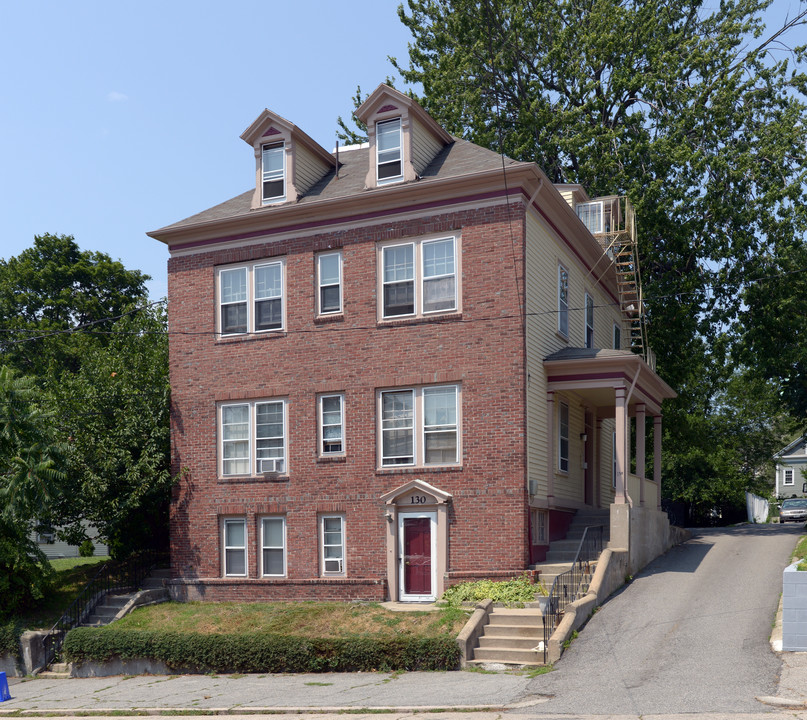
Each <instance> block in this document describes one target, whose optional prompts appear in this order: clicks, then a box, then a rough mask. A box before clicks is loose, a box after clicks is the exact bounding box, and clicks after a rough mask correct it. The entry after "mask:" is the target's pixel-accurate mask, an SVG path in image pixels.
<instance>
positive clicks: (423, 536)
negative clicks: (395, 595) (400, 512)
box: [403, 517, 432, 595]
mask: <svg viewBox="0 0 807 720" xmlns="http://www.w3.org/2000/svg"><path fill="white" fill-rule="evenodd" d="M431 535H432V534H431V520H430V519H429V518H419V517H418V518H407V517H404V518H403V564H404V571H403V580H404V588H403V591H404V593H405V594H406V595H431V594H432V537H431Z"/></svg>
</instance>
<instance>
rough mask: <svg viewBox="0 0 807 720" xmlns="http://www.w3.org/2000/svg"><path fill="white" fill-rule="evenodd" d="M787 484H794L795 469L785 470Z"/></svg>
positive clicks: (785, 482)
mask: <svg viewBox="0 0 807 720" xmlns="http://www.w3.org/2000/svg"><path fill="white" fill-rule="evenodd" d="M784 484H785V485H793V470H785V479H784Z"/></svg>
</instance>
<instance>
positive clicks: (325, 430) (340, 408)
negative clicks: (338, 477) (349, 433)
mask: <svg viewBox="0 0 807 720" xmlns="http://www.w3.org/2000/svg"><path fill="white" fill-rule="evenodd" d="M318 406H319V407H318V410H319V413H318V414H319V441H320V446H319V453H320V455H322V456H329V455H344V454H345V396H344V395H343V394H342V393H335V394H333V395H320V397H319V403H318Z"/></svg>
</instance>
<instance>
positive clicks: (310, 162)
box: [294, 143, 330, 195]
mask: <svg viewBox="0 0 807 720" xmlns="http://www.w3.org/2000/svg"><path fill="white" fill-rule="evenodd" d="M329 169H330V168H329V167H328V166H327V165H326V164H325V163H323V162H322V161H321V160H319V159H318V158H316V157H315V156H314V154H313V153H312V152H310V151H309V150H308V148H306V147H305V146H304V145H302V144H301V143H297V144H296V147H295V148H294V175H295V177H294V185H295V187H296V188H297V192H298V193H299V194H300V195H305V193H307V192H308V191H309V190H310V189H311V188H312V187H313V186H314V185H315V184H316V183H317V182H319V181H320V180H321V179H322V178H323V177H324V176H325V174H326V173H327V172H328V170H329Z"/></svg>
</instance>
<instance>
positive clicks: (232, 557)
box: [222, 518, 247, 577]
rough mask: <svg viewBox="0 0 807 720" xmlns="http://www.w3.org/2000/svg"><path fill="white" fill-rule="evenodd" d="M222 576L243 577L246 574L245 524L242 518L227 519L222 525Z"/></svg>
mask: <svg viewBox="0 0 807 720" xmlns="http://www.w3.org/2000/svg"><path fill="white" fill-rule="evenodd" d="M222 540H223V546H224V574H225V575H228V576H236V577H244V576H245V575H246V574H247V523H246V520H244V518H228V519H225V520H224V522H223V523H222Z"/></svg>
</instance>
